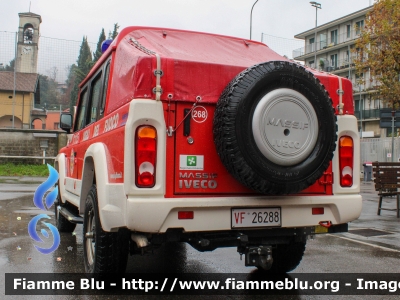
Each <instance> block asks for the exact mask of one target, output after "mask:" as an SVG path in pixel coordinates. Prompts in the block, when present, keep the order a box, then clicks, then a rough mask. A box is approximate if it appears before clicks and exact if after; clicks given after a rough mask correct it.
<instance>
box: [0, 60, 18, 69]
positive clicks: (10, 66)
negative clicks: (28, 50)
mask: <svg viewBox="0 0 400 300" xmlns="http://www.w3.org/2000/svg"><path fill="white" fill-rule="evenodd" d="M14 66H15V59H12V60H10V63H9V64H8V65H5V66H4V67H1V68H0V72H1V71H14Z"/></svg>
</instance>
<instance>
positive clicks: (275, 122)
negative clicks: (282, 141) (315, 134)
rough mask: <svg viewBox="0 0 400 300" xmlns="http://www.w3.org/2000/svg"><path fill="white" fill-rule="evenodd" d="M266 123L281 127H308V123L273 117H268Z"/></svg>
mask: <svg viewBox="0 0 400 300" xmlns="http://www.w3.org/2000/svg"><path fill="white" fill-rule="evenodd" d="M267 125H274V126H278V125H281V126H282V127H285V128H294V129H302V130H304V129H306V128H308V123H304V122H297V121H290V120H283V119H275V118H269V120H268V122H267Z"/></svg>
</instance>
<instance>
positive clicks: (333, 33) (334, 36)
mask: <svg viewBox="0 0 400 300" xmlns="http://www.w3.org/2000/svg"><path fill="white" fill-rule="evenodd" d="M337 42H338V41H337V30H332V31H331V43H332V44H334V45H336V44H337Z"/></svg>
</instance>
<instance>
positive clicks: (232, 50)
mask: <svg viewBox="0 0 400 300" xmlns="http://www.w3.org/2000/svg"><path fill="white" fill-rule="evenodd" d="M353 113H354V107H353V98H352V85H351V82H350V81H349V80H347V79H345V78H341V77H338V76H335V75H331V74H328V73H324V72H319V71H316V70H313V69H308V68H306V67H304V66H301V65H299V64H296V63H294V62H291V61H289V60H288V59H286V58H284V57H282V56H280V55H278V54H277V53H275V52H274V51H272V50H271V49H269V48H268V47H267V46H266V45H264V44H262V43H258V42H254V41H250V40H244V39H240V38H233V37H227V36H220V35H213V34H206V33H199V32H188V31H182V30H173V29H162V28H145V27H129V28H125V29H124V30H122V31H121V33H120V34H119V35H118V37H117V38H116V39H115V40H114V41H113V42H112V43H111V44H110V46H109V47H108V49H107V50H106V51H105V52H104V53H103V55H102V57H101V58H100V60H99V61H98V62H97V63H96V65H95V66H94V67H93V69H92V70H91V71H90V73H89V74H88V76H87V77H86V79H85V80H84V81H83V82H82V83H81V84H80V92H79V99H78V102H77V111H76V117H75V120H74V122H73V125H72V117H71V115H68V114H64V115H62V116H61V127H62V128H63V129H64V130H67V131H68V132H69V133H70V135H69V142H68V145H67V146H66V147H64V148H62V149H61V151H60V153H59V155H58V156H57V159H56V169H57V170H58V172H59V176H60V177H59V185H58V188H59V201H58V205H57V206H56V218H57V226H58V229H59V230H60V231H67V232H68V231H69V232H71V231H73V230H74V228H75V223H79V222H83V239H84V240H83V241H84V242H83V245H84V263H85V268H86V271H87V272H88V273H100V274H101V273H108V272H124V270H125V266H126V262H127V257H128V254H129V253H130V254H136V253H138V254H140V253H145V252H148V251H149V250H150V251H151V250H152V249H154V248H156V247H158V246H160V245H162V244H163V243H166V242H171V241H173V242H187V243H188V244H190V245H191V246H193V247H194V248H195V249H197V250H199V251H212V250H214V249H216V248H219V247H237V251H238V252H239V253H240V254H244V256H245V265H246V266H256V267H258V268H259V269H261V270H265V271H267V272H288V271H291V270H293V269H294V268H295V267H296V266H297V265H298V264H299V262H300V261H301V259H302V256H303V253H304V250H305V246H306V240H307V237H309V236H312V235H314V234H316V233H327V232H329V233H334V232H345V231H347V229H348V225H347V223H348V222H350V221H352V220H354V219H356V218H358V216H359V215H360V212H361V196H360V195H359V190H360V182H359V181H360V178H359V177H360V176H359V137H358V134H357V122H356V118H355V117H354V116H353Z"/></svg>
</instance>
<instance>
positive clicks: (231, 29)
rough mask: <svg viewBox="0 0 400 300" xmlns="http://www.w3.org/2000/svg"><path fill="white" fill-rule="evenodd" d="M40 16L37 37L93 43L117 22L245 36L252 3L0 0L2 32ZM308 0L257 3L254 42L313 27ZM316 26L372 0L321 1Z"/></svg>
mask: <svg viewBox="0 0 400 300" xmlns="http://www.w3.org/2000/svg"><path fill="white" fill-rule="evenodd" d="M30 2H31V12H33V13H36V14H39V15H41V16H42V24H41V27H40V34H41V36H44V37H53V38H55V37H58V38H61V39H67V40H76V41H81V40H82V36H83V35H86V36H87V37H88V41H89V42H94V43H96V42H97V40H98V37H99V34H100V31H101V28H104V29H105V31H106V34H108V32H109V31H110V30H112V29H113V24H114V23H118V24H119V25H120V26H121V28H123V27H126V26H130V25H139V26H157V27H167V28H178V29H184V30H195V31H204V32H211V33H217V34H223V35H231V36H237V37H242V38H249V35H250V11H251V7H252V5H253V4H254V2H255V0H107V1H105V0H63V1H60V0H0V4H1V5H0V20H1V21H0V24H1V25H0V31H12V32H15V31H17V29H18V13H20V12H27V11H29V3H30ZM309 2H310V1H308V0H259V1H258V2H257V4H256V5H255V6H254V9H253V31H252V32H253V33H252V36H253V39H254V40H258V41H260V40H261V33H265V34H268V35H273V36H278V37H283V38H290V39H291V38H293V37H294V35H295V34H297V33H301V32H303V31H306V30H308V29H311V28H313V27H314V26H315V8H314V7H312V6H311V4H310V3H309ZM318 2H319V3H321V4H322V9H321V10H318V24H319V25H321V24H323V23H327V22H329V21H332V20H334V19H337V18H339V17H342V16H344V15H347V14H350V13H353V12H355V11H358V10H360V9H363V8H365V7H367V6H369V5H370V3H372V0H319V1H318Z"/></svg>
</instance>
